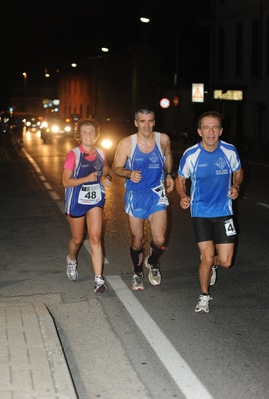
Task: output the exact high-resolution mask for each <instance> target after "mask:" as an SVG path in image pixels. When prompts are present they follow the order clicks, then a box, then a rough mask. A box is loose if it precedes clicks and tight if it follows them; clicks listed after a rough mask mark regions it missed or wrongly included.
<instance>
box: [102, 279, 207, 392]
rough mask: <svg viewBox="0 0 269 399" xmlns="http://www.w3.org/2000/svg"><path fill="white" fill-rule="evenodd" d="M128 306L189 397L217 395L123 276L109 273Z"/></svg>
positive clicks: (178, 384)
mask: <svg viewBox="0 0 269 399" xmlns="http://www.w3.org/2000/svg"><path fill="white" fill-rule="evenodd" d="M106 280H107V281H108V282H109V284H110V285H111V286H112V288H113V289H114V290H115V293H116V294H117V296H118V298H119V299H120V300H121V302H122V303H123V305H124V306H125V308H126V310H127V311H128V312H129V314H130V315H131V317H132V319H133V320H134V321H135V323H136V325H137V326H138V327H139V329H140V331H141V332H142V333H143V335H144V336H145V338H146V339H147V341H148V342H149V344H150V346H151V347H152V349H153V350H154V351H155V353H156V354H157V356H158V357H159V359H160V360H161V362H162V363H163V365H164V366H165V368H166V369H167V371H168V372H169V374H170V375H171V377H172V378H173V380H174V381H175V383H176V384H177V386H178V387H179V389H180V390H181V392H182V393H183V394H184V395H185V397H186V399H197V398H199V399H213V398H212V396H211V395H210V394H209V392H208V391H207V390H206V388H205V387H204V385H203V384H202V383H201V381H200V380H199V379H198V378H197V377H196V376H195V374H194V373H193V371H192V370H191V368H190V367H189V366H188V364H187V363H186V362H185V361H184V359H182V357H181V356H180V355H179V353H178V352H177V351H176V349H175V347H174V346H173V345H172V344H171V342H170V341H169V340H168V339H167V338H166V336H165V335H164V334H163V332H162V331H161V330H160V328H159V327H158V325H157V324H156V323H155V321H154V320H153V319H152V318H151V317H150V316H149V314H148V313H147V312H146V311H145V309H144V308H143V306H142V305H141V304H140V302H139V301H138V300H137V299H136V298H135V296H134V294H133V293H132V292H131V290H130V288H129V287H127V285H126V284H125V283H124V282H123V280H122V279H121V277H119V276H106Z"/></svg>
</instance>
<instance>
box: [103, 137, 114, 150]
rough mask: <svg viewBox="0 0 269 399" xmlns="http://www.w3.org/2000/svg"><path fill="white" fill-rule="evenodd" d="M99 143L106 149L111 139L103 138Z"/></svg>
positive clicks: (109, 145)
mask: <svg viewBox="0 0 269 399" xmlns="http://www.w3.org/2000/svg"><path fill="white" fill-rule="evenodd" d="M101 145H102V147H104V148H106V149H108V148H110V147H111V146H112V141H111V140H109V139H105V140H103V141H102V143H101Z"/></svg>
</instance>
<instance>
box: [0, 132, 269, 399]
mask: <svg viewBox="0 0 269 399" xmlns="http://www.w3.org/2000/svg"><path fill="white" fill-rule="evenodd" d="M24 141H25V145H24V152H23V153H22V154H21V157H22V162H23V165H24V168H26V170H27V176H28V177H27V180H26V182H25V183H24V187H25V189H20V195H21V205H22V209H21V210H20V209H18V210H17V209H16V210H15V211H14V212H13V217H12V218H11V219H12V220H10V221H9V222H10V223H11V225H12V228H11V229H10V230H8V231H7V237H6V239H5V248H7V249H6V251H5V252H4V253H3V259H4V260H5V263H4V264H5V269H4V270H5V273H3V278H2V280H4V283H3V281H2V282H1V297H0V300H1V301H3V302H4V301H14V300H17V301H18V300H20V301H27V300H29V298H31V300H32V299H33V298H39V299H40V298H41V299H42V300H43V301H44V302H45V303H46V304H47V306H48V308H49V310H50V311H51V313H52V315H53V317H54V320H55V323H56V326H57V329H58V331H59V334H60V338H61V341H62V344H63V347H64V348H65V354H66V357H67V360H68V364H69V367H70V370H71V373H72V377H73V379H74V383H75V386H76V389H77V392H78V397H79V399H86V398H87V399H88V398H94V397H102V398H105V399H107V398H112V399H114V398H117V399H118V398H133V397H134V398H136V397H139V398H154V399H166V398H174V397H177V398H180V399H181V398H186V399H190V398H192V399H207V398H214V399H226V398H227V399H228V398H229V399H241V398H242V399H266V398H268V392H269V382H268V372H269V355H268V353H269V351H268V349H269V338H268V327H269V312H268V300H267V293H268V283H269V271H268V255H269V249H268V242H269V241H268V238H269V234H268V233H269V230H268V226H269V224H268V221H269V220H268V219H269V184H268V166H266V165H262V166H261V165H260V163H261V162H257V161H255V162H254V163H253V161H250V160H248V159H246V160H244V165H245V166H244V167H245V170H246V179H245V183H244V185H243V187H242V191H241V197H240V199H239V200H238V201H237V203H236V204H235V210H236V217H237V221H238V230H239V239H238V246H237V252H236V258H235V262H234V265H233V267H232V268H231V269H229V270H222V269H221V270H219V272H218V280H217V283H216V285H215V286H214V287H212V290H211V295H212V297H213V301H212V302H211V303H210V313H209V314H207V315H201V314H196V313H195V312H194V307H195V304H196V302H197V298H198V295H199V284H198V276H197V267H198V263H199V254H198V250H197V248H196V244H195V241H194V235H193V229H192V224H191V219H190V215H189V212H188V211H184V210H182V209H181V208H180V207H179V204H178V196H177V194H176V193H175V192H174V193H172V194H171V195H169V201H170V206H169V208H168V215H169V229H168V235H167V238H168V249H167V251H166V253H165V254H164V255H163V257H162V262H161V270H162V275H163V282H162V284H161V286H159V287H153V286H151V285H150V284H149V282H148V281H147V279H145V285H146V289H145V291H143V292H133V291H132V290H130V286H131V276H132V267H131V262H130V259H129V246H130V236H129V231H128V224H127V219H126V217H125V214H124V212H123V194H124V188H123V180H121V179H120V178H117V177H115V178H114V179H113V186H112V187H111V189H109V190H108V192H107V203H106V208H105V212H104V247H105V258H106V260H105V276H106V278H107V280H108V283H109V291H108V292H107V293H105V294H103V295H101V296H97V297H96V296H94V295H93V273H92V268H91V263H90V260H89V252H88V247H87V244H86V245H84V246H83V247H82V249H81V251H80V254H79V272H80V278H79V281H78V282H77V283H72V282H70V281H69V280H68V279H67V277H66V275H65V256H66V253H67V252H66V251H67V243H68V239H69V227H68V224H67V222H66V220H65V217H64V215H63V188H62V185H61V171H62V164H63V160H64V157H65V154H66V152H67V151H68V150H69V149H70V148H72V146H74V142H73V141H72V140H71V139H70V140H69V139H68V140H62V139H60V140H57V139H55V140H53V141H52V142H51V143H48V144H46V145H44V144H43V143H42V141H41V140H40V138H39V137H38V135H37V134H36V133H29V134H27V135H26V137H25V140H24ZM179 156H180V153H179V152H177V153H175V158H176V162H177V158H178V157H179ZM25 157H28V159H27V158H25ZM29 161H30V162H29ZM21 173H22V171H21ZM23 176H24V173H23ZM13 178H14V179H15V176H13ZM16 178H17V179H18V181H17V182H16V184H17V185H18V186H19V183H20V180H21V179H20V176H19V175H17V176H16ZM16 184H15V185H16ZM11 205H12V203H11V204H10V206H11ZM22 210H23V211H22ZM14 226H16V228H15V227H14ZM17 232H18V233H20V234H17ZM146 236H147V245H146V251H147V250H148V243H149V241H150V232H149V229H148V226H146ZM11 252H12V257H11V256H10V253H11ZM11 287H12V289H11Z"/></svg>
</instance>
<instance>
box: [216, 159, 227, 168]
mask: <svg viewBox="0 0 269 399" xmlns="http://www.w3.org/2000/svg"><path fill="white" fill-rule="evenodd" d="M215 165H217V167H218V168H219V169H221V170H222V169H224V168H225V165H226V161H225V159H223V158H221V157H220V158H219V159H218V160H217V162H216V163H215Z"/></svg>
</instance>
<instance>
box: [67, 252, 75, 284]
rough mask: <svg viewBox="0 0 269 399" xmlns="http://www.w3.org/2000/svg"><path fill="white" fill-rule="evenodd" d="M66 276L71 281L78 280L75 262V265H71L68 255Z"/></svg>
mask: <svg viewBox="0 0 269 399" xmlns="http://www.w3.org/2000/svg"><path fill="white" fill-rule="evenodd" d="M66 274H67V277H68V278H69V280H71V281H76V280H77V279H78V271H77V262H76V263H75V264H73V263H71V262H70V256H69V255H67V257H66Z"/></svg>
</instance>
